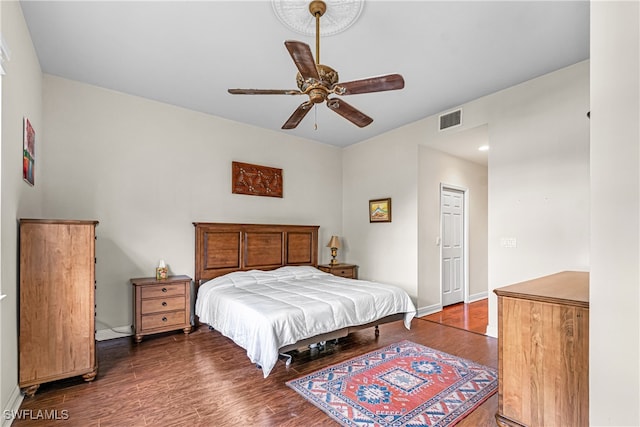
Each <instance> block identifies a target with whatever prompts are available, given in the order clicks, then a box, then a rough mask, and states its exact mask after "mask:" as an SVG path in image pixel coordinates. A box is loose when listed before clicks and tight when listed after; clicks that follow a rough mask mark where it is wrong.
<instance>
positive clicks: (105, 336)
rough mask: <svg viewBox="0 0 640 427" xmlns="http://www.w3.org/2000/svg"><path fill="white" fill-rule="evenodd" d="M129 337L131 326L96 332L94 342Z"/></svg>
mask: <svg viewBox="0 0 640 427" xmlns="http://www.w3.org/2000/svg"><path fill="white" fill-rule="evenodd" d="M131 335H133V327H132V326H131V325H125V326H118V327H116V328H108V329H100V330H98V331H96V341H106V340H112V339H114V338H122V337H130V336H131Z"/></svg>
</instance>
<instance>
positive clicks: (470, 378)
mask: <svg viewBox="0 0 640 427" xmlns="http://www.w3.org/2000/svg"><path fill="white" fill-rule="evenodd" d="M287 385H288V386H289V387H291V388H293V389H294V390H296V391H297V392H298V393H300V394H301V395H302V396H303V397H304V398H306V399H307V400H309V401H310V402H312V403H313V404H314V405H316V406H317V407H318V408H320V409H322V410H323V411H324V412H326V413H327V414H328V415H329V416H330V417H332V418H333V419H335V420H336V421H338V422H339V423H340V424H342V425H344V426H367V427H374V426H381V427H383V426H394V427H400V426H411V427H419V426H430V427H431V426H451V425H454V424H456V423H457V422H458V421H460V420H461V419H463V418H464V417H465V416H467V415H468V414H469V413H470V412H471V411H473V410H474V409H475V408H476V407H477V406H478V405H480V404H481V403H482V402H484V401H485V400H486V399H487V398H489V397H490V396H491V395H492V394H494V393H495V392H496V390H497V387H498V374H497V372H496V370H495V369H492V368H489V367H486V366H482V365H479V364H477V363H474V362H472V361H469V360H466V359H462V358H460V357H456V356H452V355H450V354H447V353H443V352H441V351H437V350H434V349H431V348H429V347H425V346H423V345H420V344H416V343H413V342H411V341H402V342H399V343H397V344H393V345H390V346H388V347H385V348H382V349H379V350H376V351H373V352H371V353H367V354H364V355H362V356H359V357H356V358H353V359H351V360H348V361H346V362H343V363H340V364H337V365H333V366H329V367H327V368H324V369H322V370H320V371H317V372H314V373H312V374H309V375H307V376H304V377H302V378H298V379H295V380H291V381H288V382H287Z"/></svg>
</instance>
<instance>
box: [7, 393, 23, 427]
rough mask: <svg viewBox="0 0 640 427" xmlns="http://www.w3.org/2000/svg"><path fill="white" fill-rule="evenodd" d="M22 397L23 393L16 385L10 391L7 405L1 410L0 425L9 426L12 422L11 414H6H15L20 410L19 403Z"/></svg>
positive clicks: (20, 403)
mask: <svg viewBox="0 0 640 427" xmlns="http://www.w3.org/2000/svg"><path fill="white" fill-rule="evenodd" d="M23 399H24V395H23V394H22V393H21V392H20V387H18V386H17V385H16V388H15V389H14V390H13V392H12V393H11V397H10V398H9V402H7V403H8V405H7V407H6V408H4V410H3V411H2V415H3V417H2V419H3V421H2V427H9V426H11V424H12V423H13V416H8V415H9V414H17V413H18V411H19V410H20V405H22V400H23Z"/></svg>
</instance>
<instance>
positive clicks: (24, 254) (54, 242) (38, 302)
mask: <svg viewBox="0 0 640 427" xmlns="http://www.w3.org/2000/svg"><path fill="white" fill-rule="evenodd" d="M97 224H98V222H97V221H72V220H40V219H21V220H20V245H19V246H20V300H19V304H20V319H19V337H18V341H19V343H18V346H19V377H18V382H19V386H20V388H22V389H23V391H24V393H25V394H26V395H27V396H33V394H34V393H35V392H36V391H37V389H38V387H39V386H40V384H42V383H45V382H49V381H55V380H59V379H62V378H68V377H74V376H79V375H82V376H83V378H84V379H85V380H86V381H91V380H93V379H94V378H95V376H96V374H97V372H98V364H97V358H96V344H95V343H96V342H95V262H96V261H95V227H96V225H97Z"/></svg>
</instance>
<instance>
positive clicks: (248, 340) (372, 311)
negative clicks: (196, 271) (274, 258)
mask: <svg viewBox="0 0 640 427" xmlns="http://www.w3.org/2000/svg"><path fill="white" fill-rule="evenodd" d="M396 313H406V314H405V317H404V325H405V327H406V328H407V329H409V328H410V326H411V319H412V318H413V317H414V316H415V313H416V309H415V306H414V305H413V302H412V301H411V298H410V297H409V295H408V294H407V293H406V292H405V291H404V290H403V289H401V288H399V287H397V286H393V285H386V284H381V283H375V282H368V281H364V280H354V279H345V278H343V277H337V276H333V275H331V274H328V273H324V272H322V271H320V270H318V269H316V268H313V267H281V268H279V269H277V270H273V271H260V270H251V271H245V272H234V273H230V274H227V275H224V276H221V277H217V278H215V279H213V280H210V281H208V282H206V283H204V284H203V285H202V286H200V288H199V290H198V296H197V299H196V314H197V315H198V316H199V317H200V321H202V322H204V323H206V324H208V325H210V326H212V327H213V328H215V329H216V330H218V331H219V332H220V333H222V334H223V335H225V336H226V337H229V338H231V339H232V340H233V341H234V342H235V343H236V344H238V345H239V346H241V347H242V348H244V349H245V350H247V356H249V359H250V360H251V362H253V363H257V364H259V365H260V366H261V367H262V371H263V373H264V376H265V378H266V377H267V375H269V373H270V372H271V370H272V369H273V367H274V366H275V364H276V362H277V361H278V350H279V349H280V348H282V347H284V346H286V345H289V344H293V343H296V342H297V341H300V340H302V339H305V338H310V337H313V336H315V335H319V334H323V333H326V332H331V331H335V330H338V329H341V328H344V327H349V326H357V325H363V324H366V323H369V322H373V321H374V320H377V319H380V318H382V317H385V316H389V315H392V314H396Z"/></svg>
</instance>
